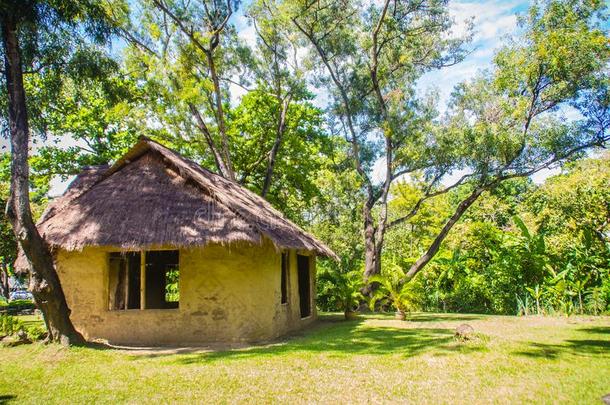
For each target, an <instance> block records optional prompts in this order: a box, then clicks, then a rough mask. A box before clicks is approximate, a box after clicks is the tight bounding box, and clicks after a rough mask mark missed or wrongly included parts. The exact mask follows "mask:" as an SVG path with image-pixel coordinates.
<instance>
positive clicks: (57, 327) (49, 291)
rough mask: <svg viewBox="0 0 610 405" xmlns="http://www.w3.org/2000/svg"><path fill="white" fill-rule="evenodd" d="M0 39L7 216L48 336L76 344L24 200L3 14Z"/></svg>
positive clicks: (18, 71) (25, 136)
mask: <svg viewBox="0 0 610 405" xmlns="http://www.w3.org/2000/svg"><path fill="white" fill-rule="evenodd" d="M2 42H3V46H4V55H5V76H6V86H7V93H8V121H9V127H10V138H11V186H10V191H11V194H10V197H9V201H8V209H7V215H8V218H9V220H10V222H11V225H12V226H13V232H14V233H15V237H16V238H17V241H18V243H19V244H20V246H21V248H22V249H23V251H24V253H25V255H26V257H27V259H28V262H29V263H30V273H31V277H30V291H31V292H32V295H33V296H34V299H35V301H36V304H37V305H38V307H39V308H40V310H41V311H42V313H43V315H44V319H45V322H46V324H47V328H48V332H49V340H50V341H59V342H61V343H62V344H79V343H82V342H84V339H83V337H82V335H81V334H80V333H78V332H77V331H76V329H74V326H73V325H72V322H71V321H70V309H69V308H68V305H67V303H66V298H65V296H64V293H63V290H62V288H61V284H60V282H59V277H58V276H57V272H56V271H55V266H54V263H53V257H52V255H51V252H50V251H49V248H48V247H47V245H46V244H45V242H44V240H43V239H42V237H41V236H40V234H39V233H38V230H37V229H36V226H35V225H34V221H33V219H32V212H31V210H30V200H29V198H30V196H29V166H28V143H29V128H28V117H27V108H26V100H25V89H24V87H23V70H22V66H21V54H20V49H19V42H18V37H17V25H16V24H15V22H14V21H12V20H10V19H9V18H8V17H6V16H4V18H3V21H2Z"/></svg>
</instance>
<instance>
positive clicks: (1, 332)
mask: <svg viewBox="0 0 610 405" xmlns="http://www.w3.org/2000/svg"><path fill="white" fill-rule="evenodd" d="M21 330H23V331H24V332H25V333H26V335H27V338H28V339H30V340H31V341H34V342H35V341H38V340H42V339H44V338H45V337H46V336H47V331H46V330H45V329H44V327H42V326H40V325H37V324H33V325H28V324H26V323H25V322H22V321H21V320H19V319H18V318H16V317H14V316H10V315H5V314H0V336H1V337H4V336H12V335H15V334H17V333H18V332H19V331H21Z"/></svg>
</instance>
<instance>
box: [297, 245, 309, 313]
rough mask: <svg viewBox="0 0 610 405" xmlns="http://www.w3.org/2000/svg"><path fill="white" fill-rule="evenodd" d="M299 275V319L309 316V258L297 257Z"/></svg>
mask: <svg viewBox="0 0 610 405" xmlns="http://www.w3.org/2000/svg"><path fill="white" fill-rule="evenodd" d="M297 269H298V273H299V303H300V308H301V318H307V317H308V316H309V315H311V282H310V275H309V256H301V255H297Z"/></svg>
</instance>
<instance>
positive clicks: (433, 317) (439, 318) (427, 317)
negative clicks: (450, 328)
mask: <svg viewBox="0 0 610 405" xmlns="http://www.w3.org/2000/svg"><path fill="white" fill-rule="evenodd" d="M479 319H485V317H484V316H483V315H464V314H426V313H418V314H413V315H411V316H410V317H409V320H410V321H414V322H447V321H476V320H479Z"/></svg>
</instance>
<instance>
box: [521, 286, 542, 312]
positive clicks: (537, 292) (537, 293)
mask: <svg viewBox="0 0 610 405" xmlns="http://www.w3.org/2000/svg"><path fill="white" fill-rule="evenodd" d="M525 289H526V290H527V291H528V292H529V293H530V295H531V296H532V298H533V299H534V301H536V314H537V315H540V313H541V311H540V299H541V298H542V295H543V290H542V289H541V288H540V285H539V284H538V285H536V286H535V287H534V288H530V287H525Z"/></svg>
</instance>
